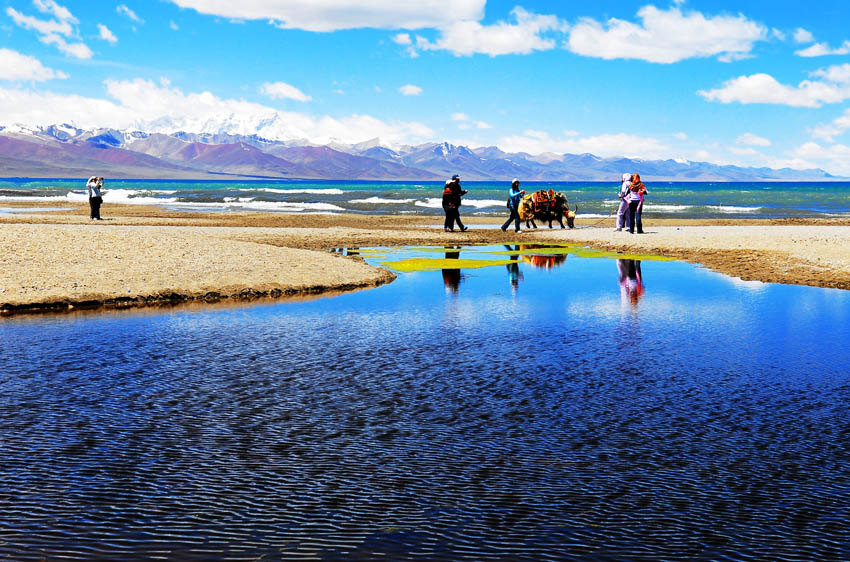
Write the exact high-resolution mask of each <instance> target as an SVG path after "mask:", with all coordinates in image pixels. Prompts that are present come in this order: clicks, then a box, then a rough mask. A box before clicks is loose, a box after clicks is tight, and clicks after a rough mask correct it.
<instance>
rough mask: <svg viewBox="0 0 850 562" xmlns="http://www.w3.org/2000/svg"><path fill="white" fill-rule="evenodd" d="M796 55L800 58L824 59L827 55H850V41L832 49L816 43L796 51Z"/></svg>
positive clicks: (824, 44)
mask: <svg viewBox="0 0 850 562" xmlns="http://www.w3.org/2000/svg"><path fill="white" fill-rule="evenodd" d="M794 54H795V55H797V56H800V57H822V56H826V55H847V54H850V41H845V42H844V43H842V44H841V46H840V47H836V48H834V49H833V48H831V47H830V46H829V45H827V44H826V43H815V44H814V45H810V46H808V47H806V48H805V49H800V50H799V51H794Z"/></svg>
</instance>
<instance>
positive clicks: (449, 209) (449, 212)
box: [443, 174, 469, 232]
mask: <svg viewBox="0 0 850 562" xmlns="http://www.w3.org/2000/svg"><path fill="white" fill-rule="evenodd" d="M467 193H469V192H468V191H467V190H465V189H463V188H461V186H460V176H459V175H457V174H455V175H453V176H452V179H450V180H449V181H447V182H446V188H445V189H444V190H443V210H444V211H445V212H446V222H445V225H444V227H443V230H444V231H445V232H454V224H455V223H457V225H458V227H459V228H460V231H461V232H466V231H467V230H469V229H468V228H467V227H465V226H463V223H462V222H461V220H460V198H461V197H463V196H464V195H466V194H467Z"/></svg>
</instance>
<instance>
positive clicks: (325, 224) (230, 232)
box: [0, 203, 850, 311]
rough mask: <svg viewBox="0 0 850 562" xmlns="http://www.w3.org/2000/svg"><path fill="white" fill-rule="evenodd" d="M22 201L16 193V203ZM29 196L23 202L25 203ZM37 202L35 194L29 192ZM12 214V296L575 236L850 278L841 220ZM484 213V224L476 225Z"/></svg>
mask: <svg viewBox="0 0 850 562" xmlns="http://www.w3.org/2000/svg"><path fill="white" fill-rule="evenodd" d="M9 206H10V207H14V204H9ZM22 206H23V205H22ZM25 206H26V207H32V206H33V205H32V204H31V203H27V204H26V205H25ZM55 207H56V205H55V204H54V205H52V206H51V210H50V211H48V212H44V213H33V212H32V210H30V209H28V210H27V212H26V213H21V214H18V213H4V214H2V215H0V310H6V311H20V310H38V309H68V308H69V307H81V306H82V307H96V306H111V307H121V306H144V305H152V304H162V303H171V302H181V301H186V300H207V301H213V300H221V299H248V298H256V297H262V296H271V297H279V296H284V295H298V294H311V293H317V292H322V291H335V290H346V289H353V288H359V287H372V286H375V285H379V284H381V283H385V282H388V281H390V280H392V278H393V275H392V274H390V273H388V272H386V271H383V270H381V269H378V268H373V267H370V266H368V265H366V264H365V263H364V262H362V261H360V260H357V259H353V258H344V257H341V256H338V255H334V254H332V253H331V252H330V251H329V250H330V249H332V248H342V247H347V248H351V247H360V246H378V245H392V246H395V245H407V244H432V245H440V244H447V243H452V244H455V243H465V244H471V243H502V242H504V243H535V242H562V243H570V244H580V245H587V246H590V247H594V248H599V249H607V250H614V251H623V252H635V251H638V252H641V253H655V254H661V255H666V256H671V257H675V258H678V259H682V260H686V261H689V262H693V263H699V264H703V265H705V266H707V267H710V268H711V269H714V270H717V271H720V272H722V273H726V274H729V275H733V276H736V277H740V278H742V279H746V280H759V281H765V282H777V283H793V284H803V285H814V286H821V287H836V288H842V289H850V250H848V248H850V228H848V227H847V226H844V225H842V224H841V223H839V222H830V221H814V220H813V221H800V220H795V221H728V220H727V221H722V223H721V222H720V221H671V220H666V221H649V220H648V221H647V229H646V230H647V233H646V234H644V235H630V234H628V233H624V232H614V231H613V228H612V224H608V223H610V222H611V221H602V222H601V223H600V221H599V220H584V221H583V220H581V218H579V219H578V220H577V222H576V224H577V226H578V227H579V228H577V229H574V230H561V229H553V230H549V229H548V228H541V229H538V230H537V231H528V232H524V233H522V234H514V233H511V232H508V233H502V232H501V231H500V230H498V228H497V227H496V224H497V223H500V222H501V221H500V220H498V219H475V218H470V219H468V220H467V224H470V225H473V228H472V229H470V230H469V231H468V232H466V233H444V232H442V229H440V228H437V227H438V226H439V225H440V223H441V221H440V219H439V218H438V217H371V216H360V215H288V214H281V213H256V212H217V213H182V212H175V211H167V210H164V209H161V208H158V207H147V206H135V205H125V206H118V205H114V206H108V207H105V208H104V216H105V217H106V218H107V220H105V221H102V222H91V221H89V220H88V218H87V213H88V209H87V206H85V205H68V206H67V208H66V209H64V210H61V211H56V210H55ZM476 227H477V228H476Z"/></svg>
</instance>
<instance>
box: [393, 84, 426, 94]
mask: <svg viewBox="0 0 850 562" xmlns="http://www.w3.org/2000/svg"><path fill="white" fill-rule="evenodd" d="M398 91H399V92H401V93H402V94H403V95H405V96H418V95H419V94H421V93H422V88H420V87H419V86H414V85H413V84H405V85H404V86H402V87H401V88H399V89H398Z"/></svg>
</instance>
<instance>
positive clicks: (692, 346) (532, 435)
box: [0, 246, 850, 561]
mask: <svg viewBox="0 0 850 562" xmlns="http://www.w3.org/2000/svg"><path fill="white" fill-rule="evenodd" d="M345 252H346V253H359V254H360V255H362V256H365V257H366V259H367V260H368V261H370V262H371V263H375V264H378V263H386V264H388V267H391V268H393V267H395V268H399V269H402V264H400V263H399V262H400V260H403V259H409V258H419V259H426V260H428V259H438V260H441V261H438V262H433V263H434V265H435V267H436V269H434V270H432V271H417V272H413V273H404V272H400V273H399V278H398V280H397V281H395V282H393V283H391V284H389V285H386V286H383V287H379V288H377V289H373V290H367V291H359V292H354V293H350V294H344V295H341V296H335V297H331V298H319V299H314V300H306V301H293V302H280V303H275V304H258V305H253V306H239V307H226V308H192V309H180V308H176V309H173V310H165V311H132V312H106V313H100V314H75V315H65V316H44V317H11V318H3V319H0V348H1V349H2V350H3V353H2V354H0V558H5V559H9V560H15V561H27V560H43V559H60V558H61V559H69V560H91V559H110V560H138V559H155V558H164V559H171V560H258V559H262V560H303V559H313V560H316V559H319V560H341V559H346V560H350V559H361V560H374V559H378V558H382V559H387V560H414V559H418V560H476V561H478V560H529V561H532V560H533V561H539V560H582V561H583V560H606V561H607V560H647V561H649V560H652V561H657V560H682V559H688V560H741V561H748V560H791V561H793V560H800V561H803V560H846V559H850V523H848V521H850V447H848V437H850V413H848V409H847V404H848V403H850V348H848V346H847V335H848V334H850V292H846V291H839V290H832V289H818V288H812V287H800V286H786V285H776V284H764V283H756V282H742V281H740V280H736V279H733V278H729V277H726V276H723V275H720V274H716V273H713V272H711V271H708V270H706V269H703V268H700V267H695V266H692V265H690V264H685V263H680V262H665V261H652V260H642V261H634V260H616V259H607V258H592V257H582V256H581V255H576V254H566V255H558V254H552V253H545V252H543V251H540V252H538V253H537V254H536V255H535V250H534V249H532V248H530V247H527V246H526V247H519V246H492V247H448V248H407V249H385V248H384V249H375V250H374V251H362V250H345ZM485 259H486V260H496V261H497V262H498V263H496V264H495V265H492V266H490V267H484V268H470V267H465V266H466V265H467V264H468V262H467V261H466V260H485ZM419 263H420V265H421V262H419ZM426 263H427V262H426ZM455 265H457V267H455ZM461 265H464V267H461Z"/></svg>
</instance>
